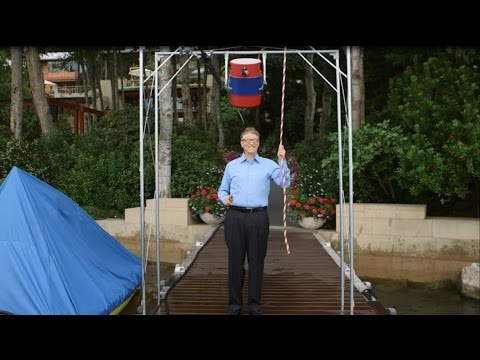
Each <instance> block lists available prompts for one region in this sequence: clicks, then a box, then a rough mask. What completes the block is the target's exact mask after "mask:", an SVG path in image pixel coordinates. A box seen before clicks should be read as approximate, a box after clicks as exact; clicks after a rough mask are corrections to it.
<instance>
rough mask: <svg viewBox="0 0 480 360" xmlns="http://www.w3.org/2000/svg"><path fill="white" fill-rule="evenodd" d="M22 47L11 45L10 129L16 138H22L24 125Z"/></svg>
mask: <svg viewBox="0 0 480 360" xmlns="http://www.w3.org/2000/svg"><path fill="white" fill-rule="evenodd" d="M22 54H23V51H22V48H21V47H18V46H12V47H11V59H12V86H11V103H12V106H11V112H10V131H11V132H12V136H13V138H14V139H17V140H21V139H22V126H23V81H22Z"/></svg>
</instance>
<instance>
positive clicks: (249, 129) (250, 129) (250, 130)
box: [240, 127, 260, 141]
mask: <svg viewBox="0 0 480 360" xmlns="http://www.w3.org/2000/svg"><path fill="white" fill-rule="evenodd" d="M245 134H255V135H257V136H258V139H259V140H260V133H259V132H258V131H257V129H255V128H254V127H247V128H246V129H245V130H243V131H242V133H241V134H240V141H241V140H243V135H245Z"/></svg>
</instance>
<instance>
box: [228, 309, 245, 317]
mask: <svg viewBox="0 0 480 360" xmlns="http://www.w3.org/2000/svg"><path fill="white" fill-rule="evenodd" d="M241 312H242V309H241V308H233V309H229V310H228V315H240V313H241Z"/></svg>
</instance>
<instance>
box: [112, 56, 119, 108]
mask: <svg viewBox="0 0 480 360" xmlns="http://www.w3.org/2000/svg"><path fill="white" fill-rule="evenodd" d="M112 55H113V59H112V62H113V66H112V68H113V69H112V70H113V71H112V103H113V111H117V110H118V80H117V79H118V61H117V50H113V51H112Z"/></svg>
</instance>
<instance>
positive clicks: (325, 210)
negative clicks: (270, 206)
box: [287, 165, 337, 230]
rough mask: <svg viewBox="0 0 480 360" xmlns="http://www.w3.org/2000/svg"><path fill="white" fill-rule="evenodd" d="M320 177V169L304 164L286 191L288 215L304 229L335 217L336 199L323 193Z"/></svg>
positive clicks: (315, 226)
mask: <svg viewBox="0 0 480 360" xmlns="http://www.w3.org/2000/svg"><path fill="white" fill-rule="evenodd" d="M322 179H323V177H322V172H321V171H320V170H317V169H315V168H314V167H313V166H305V165H304V166H303V168H302V169H301V171H300V176H299V179H298V180H297V181H296V183H295V184H293V186H292V187H291V188H290V189H289V191H288V195H289V196H288V198H287V200H288V206H287V213H288V217H289V219H290V220H292V221H296V222H298V224H299V225H300V226H301V227H303V228H305V229H309V230H314V229H318V228H320V227H322V226H323V225H324V224H325V222H326V221H327V220H329V219H332V218H334V217H335V208H336V202H337V200H336V198H335V197H333V196H329V195H325V193H324V192H325V190H324V189H323V186H322Z"/></svg>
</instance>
